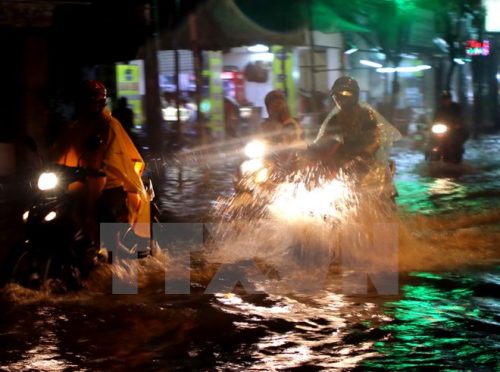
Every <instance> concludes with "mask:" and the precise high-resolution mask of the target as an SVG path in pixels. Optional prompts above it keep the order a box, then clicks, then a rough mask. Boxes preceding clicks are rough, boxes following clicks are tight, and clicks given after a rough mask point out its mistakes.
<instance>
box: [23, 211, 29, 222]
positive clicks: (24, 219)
mask: <svg viewBox="0 0 500 372" xmlns="http://www.w3.org/2000/svg"><path fill="white" fill-rule="evenodd" d="M29 216H30V211H26V212H24V213H23V221H24V222H26V221H28V217H29Z"/></svg>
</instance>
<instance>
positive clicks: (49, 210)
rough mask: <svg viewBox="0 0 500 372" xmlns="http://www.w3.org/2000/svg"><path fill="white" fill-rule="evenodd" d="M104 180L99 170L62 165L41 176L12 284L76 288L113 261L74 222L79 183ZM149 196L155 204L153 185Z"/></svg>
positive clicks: (26, 215)
mask: <svg viewBox="0 0 500 372" xmlns="http://www.w3.org/2000/svg"><path fill="white" fill-rule="evenodd" d="M104 176H105V173H104V172H102V171H100V170H96V169H89V168H83V167H80V166H66V165H60V164H54V165H51V166H50V167H49V168H48V169H45V170H44V171H43V172H41V173H40V174H39V176H38V180H37V182H35V184H36V189H35V190H33V192H34V193H35V195H33V199H32V204H31V205H30V206H29V207H28V208H27V210H26V211H25V212H24V213H23V215H22V220H23V222H24V224H23V225H24V233H23V241H22V242H21V243H20V244H19V246H18V247H17V248H18V249H17V252H16V254H15V257H16V258H15V259H14V260H13V262H14V264H13V266H12V272H11V279H10V280H11V282H13V283H17V284H19V285H21V286H23V287H27V288H33V289H42V288H44V287H45V286H46V285H49V286H50V289H51V290H55V291H63V292H64V291H67V290H76V289H80V288H81V287H82V283H83V279H85V278H86V277H87V276H88V275H89V274H90V272H91V271H92V270H93V269H95V268H96V267H97V266H99V265H103V264H107V263H109V261H110V255H109V254H108V252H107V251H106V250H105V249H104V248H99V247H97V248H96V247H93V246H92V242H91V239H90V237H89V236H87V234H85V233H84V229H82V226H81V223H79V222H78V221H77V219H76V218H75V216H76V214H77V211H76V207H77V198H76V196H75V193H72V192H71V191H69V186H70V185H71V184H73V183H75V182H81V183H85V182H87V181H88V179H89V177H104ZM148 194H149V195H150V196H151V200H153V198H154V191H153V190H152V185H151V184H149V189H148ZM151 202H152V203H153V201H151ZM126 236H127V233H125V234H124V235H123V238H125V237H126ZM150 246H152V245H150Z"/></svg>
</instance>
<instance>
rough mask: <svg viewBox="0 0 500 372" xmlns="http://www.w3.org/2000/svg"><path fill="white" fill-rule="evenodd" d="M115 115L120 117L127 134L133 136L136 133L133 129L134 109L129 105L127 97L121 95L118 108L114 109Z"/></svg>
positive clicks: (117, 117)
mask: <svg viewBox="0 0 500 372" xmlns="http://www.w3.org/2000/svg"><path fill="white" fill-rule="evenodd" d="M113 117H115V118H116V119H118V121H119V122H120V123H121V125H122V126H123V129H125V131H126V132H127V134H128V135H129V136H130V137H132V138H133V136H134V134H133V132H132V129H133V128H134V111H132V109H131V108H130V107H129V106H128V100H127V97H120V99H119V100H118V103H117V106H116V108H115V109H114V110H113Z"/></svg>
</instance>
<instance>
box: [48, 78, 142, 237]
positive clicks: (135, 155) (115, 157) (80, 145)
mask: <svg viewBox="0 0 500 372" xmlns="http://www.w3.org/2000/svg"><path fill="white" fill-rule="evenodd" d="M77 110H78V112H77V114H78V116H77V119H76V120H75V121H74V122H73V123H72V124H71V126H70V127H69V128H68V130H67V132H66V134H65V135H64V136H63V137H62V139H61V141H59V143H58V144H57V146H56V161H57V162H58V163H59V164H64V165H68V166H81V167H84V168H93V169H97V170H102V171H104V173H105V175H106V176H105V177H94V178H90V179H89V180H88V182H87V184H86V185H81V184H79V185H72V187H71V188H72V189H77V190H80V191H81V192H82V200H81V201H82V203H81V206H80V211H79V213H81V215H82V216H84V217H83V221H82V222H83V225H84V226H85V227H86V228H87V229H88V230H87V231H88V232H89V234H90V235H91V236H92V239H93V240H95V241H97V238H98V230H97V229H96V226H97V224H96V222H97V221H96V220H99V216H100V217H102V215H103V213H102V211H103V210H104V211H105V212H104V214H105V215H106V217H104V221H103V220H102V218H101V219H100V221H99V222H128V223H129V224H130V225H131V226H132V228H133V229H134V232H135V233H136V235H138V236H140V237H143V238H148V237H150V195H149V194H148V192H147V191H146V189H145V187H144V184H143V182H142V179H141V175H142V173H143V171H144V168H145V164H144V160H143V159H142V157H141V155H140V154H139V151H138V150H137V148H136V147H135V145H134V143H133V142H132V140H131V139H130V137H129V136H128V135H127V133H126V131H125V130H124V129H123V127H122V126H121V124H120V122H119V121H118V120H117V119H115V118H114V117H113V116H112V115H111V112H110V111H109V109H108V108H107V107H106V88H105V86H104V85H103V84H102V83H101V82H99V81H96V80H87V81H85V82H84V83H83V84H82V86H81V88H80V92H79V97H78V105H77ZM82 216H80V218H81V217H82Z"/></svg>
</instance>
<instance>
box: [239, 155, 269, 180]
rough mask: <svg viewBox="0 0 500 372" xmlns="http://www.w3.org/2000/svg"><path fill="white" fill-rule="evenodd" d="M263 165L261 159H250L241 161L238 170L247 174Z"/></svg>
mask: <svg viewBox="0 0 500 372" xmlns="http://www.w3.org/2000/svg"><path fill="white" fill-rule="evenodd" d="M263 167H264V163H263V162H262V160H261V159H250V160H247V161H244V162H243V163H241V166H240V171H241V174H242V175H244V176H248V175H249V174H254V173H257V172H258V171H259V170H261V169H262V168H263Z"/></svg>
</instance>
